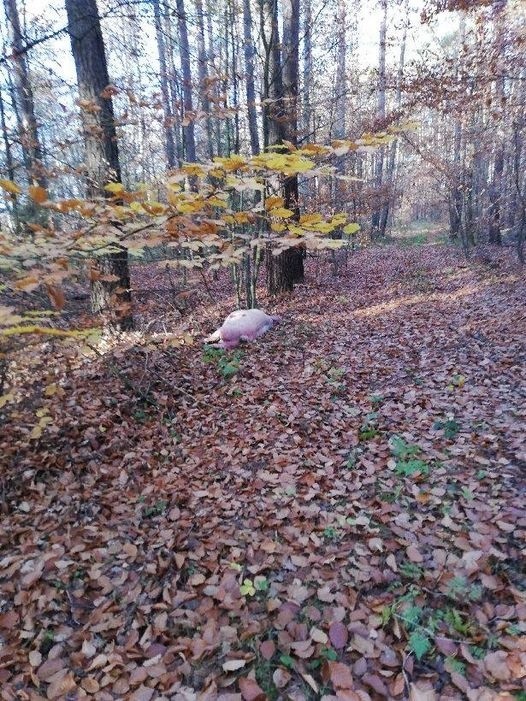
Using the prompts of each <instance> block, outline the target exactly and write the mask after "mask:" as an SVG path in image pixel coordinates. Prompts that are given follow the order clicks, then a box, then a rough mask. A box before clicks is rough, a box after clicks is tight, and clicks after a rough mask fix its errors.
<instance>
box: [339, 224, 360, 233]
mask: <svg viewBox="0 0 526 701" xmlns="http://www.w3.org/2000/svg"><path fill="white" fill-rule="evenodd" d="M358 231H360V225H359V224H356V223H354V222H353V223H352V224H347V226H344V227H343V233H344V234H356V233H357V232H358Z"/></svg>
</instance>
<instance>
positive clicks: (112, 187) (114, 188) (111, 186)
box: [104, 183, 124, 195]
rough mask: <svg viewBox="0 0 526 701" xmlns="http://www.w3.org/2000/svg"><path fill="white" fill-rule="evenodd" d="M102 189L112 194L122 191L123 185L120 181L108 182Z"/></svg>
mask: <svg viewBox="0 0 526 701" xmlns="http://www.w3.org/2000/svg"><path fill="white" fill-rule="evenodd" d="M104 189H105V190H106V191H107V192H111V194H112V195H118V194H119V192H124V185H123V184H122V183H108V184H107V185H104Z"/></svg>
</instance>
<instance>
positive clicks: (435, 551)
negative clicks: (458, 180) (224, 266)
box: [0, 246, 526, 701]
mask: <svg viewBox="0 0 526 701" xmlns="http://www.w3.org/2000/svg"><path fill="white" fill-rule="evenodd" d="M309 265H310V268H309V273H310V276H311V279H310V281H308V284H307V285H306V286H305V287H300V288H298V290H297V291H296V293H295V294H294V295H293V296H291V297H288V298H283V299H282V300H281V301H280V302H279V304H277V305H276V306H275V307H274V308H273V309H266V311H269V312H270V311H272V312H273V313H274V312H278V313H281V314H282V315H283V322H282V324H280V325H279V326H277V327H275V328H274V329H272V330H271V331H270V332H268V333H267V334H266V335H265V336H263V337H262V338H261V339H259V340H258V341H257V342H255V343H253V344H250V345H247V346H245V347H243V348H242V349H241V351H239V352H233V353H231V354H214V353H212V352H209V351H206V350H205V351H203V350H202V349H201V348H200V347H199V345H193V346H184V347H177V346H170V345H166V346H160V345H158V344H152V343H149V342H147V341H146V340H144V341H141V342H139V343H136V344H135V345H133V346H131V347H130V346H127V347H122V348H117V349H115V350H114V351H112V352H108V353H107V354H106V355H104V356H102V357H100V358H92V359H91V360H90V361H89V362H83V363H82V364H75V363H72V364H71V368H70V370H69V371H67V372H66V371H64V370H61V369H60V365H59V363H62V367H65V366H66V365H67V364H66V363H65V362H62V361H61V359H60V358H58V357H57V358H55V361H56V363H57V374H56V375H54V374H53V372H54V369H53V368H52V367H51V364H52V362H53V361H52V359H51V360H50V367H49V369H48V376H47V379H46V383H47V387H48V389H45V388H44V387H43V386H42V387H41V386H39V385H38V386H34V387H33V395H34V396H33V399H32V402H31V403H28V402H26V404H20V405H19V406H14V407H7V409H6V408H4V411H5V412H6V417H7V419H8V423H7V424H6V426H7V431H6V432H5V433H4V434H2V436H1V437H0V450H1V451H2V453H3V456H4V458H3V462H4V468H3V472H2V480H3V493H4V504H3V510H4V516H3V534H2V540H1V546H2V556H1V559H0V578H1V579H0V599H1V600H0V606H1V608H0V633H1V635H2V638H3V640H4V646H3V648H2V650H1V651H0V658H1V661H2V664H1V665H0V682H1V685H2V696H1V698H6V699H10V698H15V696H14V689H15V688H17V689H24V690H25V691H26V692H28V693H30V696H29V698H34V699H37V698H41V696H38V694H39V693H40V694H42V695H43V697H44V698H70V697H71V698H73V697H75V694H79V698H80V695H82V694H83V693H84V692H85V693H86V694H92V695H93V696H94V697H95V698H98V699H111V698H130V699H134V700H135V699H148V700H149V699H157V698H159V699H160V698H173V699H183V700H184V699H215V698H224V699H238V698H241V696H240V694H242V698H244V699H259V698H265V696H266V697H267V698H271V699H278V698H279V699H285V698H291V699H308V698H312V699H319V698H325V699H326V701H330V700H331V699H337V698H341V699H344V698H345V699H362V700H365V701H366V700H367V699H374V700H375V699H384V698H393V699H403V698H404V699H405V698H408V697H409V694H412V696H411V698H412V699H423V698H426V699H432V698H436V699H444V701H445V700H446V699H459V698H469V699H470V700H473V699H475V700H477V699H480V700H485V699H493V698H499V699H508V698H509V699H511V698H514V696H513V695H512V692H518V690H519V689H520V688H523V687H521V684H523V683H524V669H525V667H524V662H525V660H524V655H525V652H524V648H523V646H522V643H521V635H522V636H524V633H525V632H526V631H525V620H526V601H525V597H524V589H525V585H526V573H525V571H524V566H523V564H524V560H522V561H521V558H520V552H521V550H520V548H521V547H522V546H523V539H524V535H525V531H526V509H525V505H524V496H523V495H524V486H525V467H526V446H525V440H524V426H525V423H524V419H525V412H526V409H525V407H526V402H525V401H524V388H525V387H526V362H525V360H526V358H525V353H524V338H525V335H524V330H525V324H524V321H525V305H524V301H525V300H524V297H525V295H524V280H523V279H522V278H521V273H520V271H519V270H517V269H516V267H515V266H514V264H513V263H510V262H508V260H507V258H506V254H501V255H500V257H498V258H496V259H495V265H486V264H476V263H465V262H464V261H463V260H461V259H459V254H458V252H456V251H454V250H452V249H449V248H446V247H438V246H424V247H421V248H416V247H409V248H399V247H394V246H393V247H389V248H383V249H374V250H370V251H366V252H363V253H360V254H357V255H355V256H353V257H351V258H350V259H349V261H348V264H347V266H346V267H345V268H343V269H342V271H341V273H342V274H341V276H340V277H339V278H332V277H330V275H329V272H328V271H327V270H326V269H325V267H324V266H322V265H319V264H318V268H316V263H312V262H309ZM225 308H226V303H225ZM217 313H218V308H215V309H214V310H211V311H210V312H209V317H208V321H202V320H201V321H200V324H201V325H202V326H207V325H208V329H207V330H210V329H211V328H212V327H213V326H214V325H215V324H216V323H217V321H218V319H217ZM203 335H204V334H203ZM55 349H56V347H55ZM55 352H56V351H55ZM50 380H52V382H50ZM50 387H51V389H49V388H50ZM38 417H40V418H42V417H49V421H47V422H45V423H44V427H43V430H42V435H41V437H40V438H38V439H37V438H31V437H30V436H31V431H32V430H33V428H34V425H35V422H37V421H38V420H39V418H38ZM521 539H522V541H521ZM522 639H523V638H522ZM521 670H522V671H521ZM238 678H239V679H238ZM261 689H262V690H263V691H261ZM431 689H435V691H434V692H432V691H430V690H431ZM81 690H83V691H81ZM497 690H498V692H499V693H500V694H501V695H497ZM433 693H434V695H433ZM10 694H11V696H10ZM426 694H427V695H426ZM68 695H69V696H68ZM515 698H518V697H515Z"/></svg>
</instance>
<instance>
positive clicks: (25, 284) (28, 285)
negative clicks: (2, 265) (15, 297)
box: [13, 275, 40, 292]
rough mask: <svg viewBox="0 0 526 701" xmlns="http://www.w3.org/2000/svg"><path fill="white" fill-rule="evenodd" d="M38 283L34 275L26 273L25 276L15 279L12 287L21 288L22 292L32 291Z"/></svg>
mask: <svg viewBox="0 0 526 701" xmlns="http://www.w3.org/2000/svg"><path fill="white" fill-rule="evenodd" d="M39 285H40V280H39V279H38V278H37V276H36V275H27V276H26V277H23V278H21V279H20V280H17V281H16V282H15V284H14V285H13V287H14V288H15V290H23V291H24V292H33V290H36V289H37V287H38V286H39Z"/></svg>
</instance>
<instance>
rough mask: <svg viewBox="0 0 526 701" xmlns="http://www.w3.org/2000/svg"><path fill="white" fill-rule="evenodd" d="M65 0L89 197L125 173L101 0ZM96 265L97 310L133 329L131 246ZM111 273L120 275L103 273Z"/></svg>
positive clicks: (115, 324) (116, 325) (94, 299)
mask: <svg viewBox="0 0 526 701" xmlns="http://www.w3.org/2000/svg"><path fill="white" fill-rule="evenodd" d="M65 1H66V11H67V15H68V33H69V36H70V40H71V49H72V52H73V58H74V59H75V67H76V71H77V82H78V89H79V97H80V99H81V100H82V101H83V103H86V105H88V106H89V105H91V108H89V109H83V110H82V121H83V127H84V142H85V148H86V171H87V172H86V176H87V191H88V197H90V198H96V197H97V196H100V195H101V194H104V190H103V189H102V188H103V186H104V185H105V184H106V183H108V182H110V181H112V180H115V181H120V179H121V171H120V165H119V152H118V146H117V133H116V130H115V120H114V116H113V105H112V101H111V97H109V96H107V95H106V93H105V92H104V91H105V89H106V88H107V86H108V85H109V82H110V81H109V77H108V68H107V64H106V53H105V50H104V42H103V39H102V31H101V26H100V19H99V14H98V10H97V3H96V0H65ZM95 107H96V109H95ZM94 267H95V271H94V274H93V276H92V277H93V279H94V282H93V285H92V293H91V306H92V311H93V312H95V313H101V314H103V315H104V316H105V317H106V321H107V323H109V325H110V326H113V327H114V328H116V329H119V330H126V329H131V328H132V327H133V316H132V314H131V293H130V275H129V266H128V251H127V249H126V248H124V247H119V250H118V251H115V252H111V253H109V254H107V255H103V256H100V257H99V258H97V260H96V261H95V266H94ZM108 276H110V277H112V278H113V277H116V278H117V280H111V281H108V280H104V279H102V278H103V277H108Z"/></svg>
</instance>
